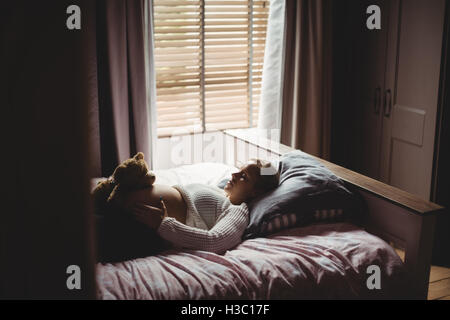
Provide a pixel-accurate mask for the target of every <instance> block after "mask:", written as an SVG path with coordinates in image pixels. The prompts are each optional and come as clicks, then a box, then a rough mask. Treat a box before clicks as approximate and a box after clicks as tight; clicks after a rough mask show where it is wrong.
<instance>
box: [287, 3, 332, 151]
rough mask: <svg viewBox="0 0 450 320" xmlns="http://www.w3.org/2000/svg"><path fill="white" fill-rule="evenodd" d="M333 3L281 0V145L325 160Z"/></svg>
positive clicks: (328, 136) (327, 140)
mask: <svg viewBox="0 0 450 320" xmlns="http://www.w3.org/2000/svg"><path fill="white" fill-rule="evenodd" d="M331 32H332V1H331V0H301V1H289V0H288V1H287V2H286V35H285V41H286V48H285V63H284V86H283V102H282V125H281V143H284V144H287V145H290V146H292V147H293V148H296V149H301V150H303V151H304V152H307V153H310V154H312V155H315V156H318V157H321V158H324V159H329V156H330V138H331V137H330V135H331V92H332V88H331V85H332V72H331V68H332V45H331V41H332V38H331Z"/></svg>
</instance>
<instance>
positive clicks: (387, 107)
mask: <svg viewBox="0 0 450 320" xmlns="http://www.w3.org/2000/svg"><path fill="white" fill-rule="evenodd" d="M388 96H389V99H388ZM391 110H392V92H391V89H387V90H386V91H384V103H383V113H384V116H385V117H386V118H389V117H390V116H391Z"/></svg>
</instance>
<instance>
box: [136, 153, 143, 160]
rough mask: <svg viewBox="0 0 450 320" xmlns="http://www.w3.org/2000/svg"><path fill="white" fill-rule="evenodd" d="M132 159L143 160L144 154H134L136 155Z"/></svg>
mask: <svg viewBox="0 0 450 320" xmlns="http://www.w3.org/2000/svg"><path fill="white" fill-rule="evenodd" d="M134 159H136V160H142V159H144V154H143V153H142V152H138V153H136V155H135V156H134Z"/></svg>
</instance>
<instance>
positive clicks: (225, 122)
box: [153, 0, 269, 137]
mask: <svg viewBox="0 0 450 320" xmlns="http://www.w3.org/2000/svg"><path fill="white" fill-rule="evenodd" d="M268 15H269V1H256V0H254V1H231V0H230V1H228V0H202V1H198V0H184V1H181V0H180V1H177V0H175V1H171V0H155V1H153V19H154V20H153V21H154V38H155V65H156V88H157V93H156V95H157V102H156V105H157V109H158V111H157V115H158V119H157V123H158V129H157V132H158V136H159V137H163V136H169V135H172V134H174V133H175V134H176V133H177V132H178V133H179V132H180V130H182V131H183V132H185V133H186V132H189V133H193V132H194V133H196V132H204V131H214V130H222V129H230V128H245V127H252V126H254V125H256V123H257V120H258V119H257V118H258V105H259V97H260V91H261V80H262V69H263V60H264V46H265V38H266V27H267V19H268Z"/></svg>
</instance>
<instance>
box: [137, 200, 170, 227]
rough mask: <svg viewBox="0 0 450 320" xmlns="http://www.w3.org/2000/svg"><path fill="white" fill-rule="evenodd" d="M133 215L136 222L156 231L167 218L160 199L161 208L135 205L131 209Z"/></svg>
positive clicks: (165, 209) (164, 207)
mask: <svg viewBox="0 0 450 320" xmlns="http://www.w3.org/2000/svg"><path fill="white" fill-rule="evenodd" d="M133 215H134V217H135V219H136V220H137V221H139V222H141V223H143V224H145V225H146V226H148V227H150V228H152V229H154V230H157V229H158V228H159V225H160V224H161V222H162V220H163V219H164V218H165V217H167V208H166V205H165V203H164V201H163V200H162V198H161V208H157V207H153V206H149V205H146V204H144V203H136V204H135V205H134V207H133Z"/></svg>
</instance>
